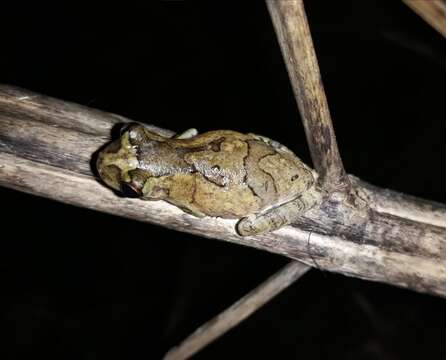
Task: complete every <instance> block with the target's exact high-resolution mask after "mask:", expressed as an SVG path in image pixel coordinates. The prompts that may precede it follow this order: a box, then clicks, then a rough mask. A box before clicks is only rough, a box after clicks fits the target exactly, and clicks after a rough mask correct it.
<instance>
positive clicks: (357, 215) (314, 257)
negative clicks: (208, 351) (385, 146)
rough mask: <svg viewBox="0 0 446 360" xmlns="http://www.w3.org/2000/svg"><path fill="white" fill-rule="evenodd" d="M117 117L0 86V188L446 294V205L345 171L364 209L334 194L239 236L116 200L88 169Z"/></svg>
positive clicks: (155, 207)
mask: <svg viewBox="0 0 446 360" xmlns="http://www.w3.org/2000/svg"><path fill="white" fill-rule="evenodd" d="M123 121H127V120H125V119H124V118H122V117H119V116H116V115H112V114H107V113H104V112H100V111H97V110H91V109H88V108H86V107H83V106H80V105H76V104H71V103H67V102H63V101H60V100H55V99H52V98H48V97H45V96H42V95H37V94H34V93H31V92H28V91H25V90H18V89H15V88H11V87H7V86H0V185H2V186H6V187H9V188H12V189H16V190H19V191H24V192H27V193H31V194H34V195H38V196H44V197H47V198H50V199H54V200H58V201H61V202H64V203H67V204H72V205H76V206H81V207H85V208H90V209H95V210H98V211H102V212H106V213H110V214H115V215H118V216H123V217H127V218H132V219H134V220H138V221H144V222H148V223H152V224H159V225H163V226H165V227H168V228H171V229H176V230H179V231H183V232H188V233H193V234H196V235H199V236H203V237H208V238H213V239H220V240H225V241H228V242H232V243H235V244H240V245H245V246H250V247H253V248H257V249H261V250H265V251H269V252H272V253H277V254H281V255H283V256H287V257H289V258H292V259H295V260H299V261H302V262H304V263H306V264H307V265H310V266H318V267H319V268H320V269H323V270H327V271H334V272H338V273H342V274H345V275H349V276H354V277H358V278H362V279H368V280H373V281H380V282H384V283H388V284H393V285H396V286H402V287H406V288H410V289H413V290H417V291H422V292H427V293H430V294H437V295H440V296H445V297H446V268H445V266H444V264H445V262H446V206H444V205H441V204H437V203H434V202H428V201H425V200H420V199H417V198H412V197H408V196H406V195H403V194H398V193H396V192H393V191H390V190H384V189H380V188H377V187H373V186H369V185H366V184H364V183H363V182H361V181H360V180H358V179H356V178H353V177H350V179H351V181H352V182H353V183H354V184H355V185H354V186H355V187H356V188H357V191H359V194H360V197H361V198H363V199H364V202H365V203H366V204H367V205H368V207H367V206H366V207H365V208H364V209H366V210H364V211H359V210H358V209H356V208H352V207H351V206H349V205H348V203H347V202H346V201H345V197H344V196H343V194H340V193H334V194H332V195H331V196H330V197H329V198H328V199H327V200H326V201H325V202H323V204H322V205H321V206H320V207H318V208H313V209H312V210H310V211H308V213H306V214H305V215H304V216H302V217H301V218H300V219H299V220H298V221H297V222H296V223H295V224H293V226H287V227H284V228H282V229H280V230H277V231H275V232H273V233H269V234H265V235H259V236H255V237H240V236H238V235H237V234H236V232H235V231H234V226H235V223H236V221H235V220H226V219H219V218H209V217H206V218H202V219H200V218H196V217H194V216H191V215H188V214H186V213H184V212H183V211H181V210H180V209H178V208H176V207H175V206H173V205H170V204H168V203H166V202H163V201H153V202H152V201H141V200H138V199H130V198H122V197H119V196H117V195H116V194H115V193H113V192H112V191H111V190H109V189H108V188H106V187H105V186H103V185H102V184H101V183H99V182H98V181H97V180H96V178H95V176H94V175H93V174H92V172H91V168H90V162H91V158H92V155H93V153H94V152H95V151H97V149H99V148H100V147H101V146H103V145H104V143H105V142H107V141H108V140H109V137H110V133H111V129H112V127H113V126H115V125H116V124H117V123H119V122H123ZM154 129H157V131H163V130H162V129H158V128H155V127H154ZM164 132H165V133H166V132H167V131H166V130H164ZM167 133H170V134H171V132H167ZM400 204H404V208H403V209H402V208H401V207H400Z"/></svg>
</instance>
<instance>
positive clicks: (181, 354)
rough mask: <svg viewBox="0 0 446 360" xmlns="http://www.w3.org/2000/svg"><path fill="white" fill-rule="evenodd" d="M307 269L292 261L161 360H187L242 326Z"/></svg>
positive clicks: (307, 268)
mask: <svg viewBox="0 0 446 360" xmlns="http://www.w3.org/2000/svg"><path fill="white" fill-rule="evenodd" d="M309 269H310V268H309V267H308V266H306V265H304V264H302V263H300V262H298V261H292V262H291V263H289V264H288V265H286V266H285V267H284V268H282V269H281V270H280V271H278V272H276V273H275V274H274V275H272V276H271V277H269V278H268V279H267V280H265V281H264V282H263V283H262V284H260V285H259V286H258V287H256V288H255V289H253V290H252V291H251V292H249V293H248V294H246V295H245V296H244V297H242V298H241V299H240V300H238V301H237V302H235V303H234V304H232V305H231V306H230V307H229V308H227V309H226V310H224V311H223V312H221V313H220V314H218V315H217V316H216V317H214V318H213V319H211V320H209V321H208V322H207V323H205V324H204V325H202V326H200V327H199V328H198V329H197V330H195V331H194V332H193V333H192V334H191V335H189V336H188V337H187V338H186V339H185V340H184V341H183V342H182V343H181V344H180V345H179V346H178V347H174V348H172V349H171V350H169V352H168V353H167V354H166V355H165V356H164V360H183V359H188V358H189V357H191V356H192V355H194V354H195V353H197V352H198V351H200V350H201V349H203V348H204V347H205V346H207V345H209V344H210V343H211V342H212V341H214V340H215V339H217V338H218V337H220V336H221V335H223V334H224V333H226V332H227V331H228V330H230V329H232V328H233V327H234V326H236V325H238V324H239V323H241V322H242V321H243V320H245V319H246V318H247V317H248V316H250V315H251V314H252V313H254V312H255V311H256V310H258V309H259V308H260V307H262V306H263V305H265V304H266V303H267V302H268V301H270V300H271V299H273V298H274V297H275V296H276V295H278V294H279V293H280V292H281V291H283V290H285V289H286V288H287V287H288V286H290V285H291V284H293V283H294V282H295V281H296V280H298V279H299V278H300V277H302V275H304V274H305V273H306V272H307V271H308V270H309Z"/></svg>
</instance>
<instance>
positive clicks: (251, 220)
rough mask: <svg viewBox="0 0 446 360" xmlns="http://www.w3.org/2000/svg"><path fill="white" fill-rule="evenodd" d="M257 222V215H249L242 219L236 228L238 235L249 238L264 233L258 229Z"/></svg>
mask: <svg viewBox="0 0 446 360" xmlns="http://www.w3.org/2000/svg"><path fill="white" fill-rule="evenodd" d="M255 220H256V216H255V215H249V216H247V217H244V218H242V219H241V220H240V221H239V222H238V223H237V225H236V227H235V229H236V231H237V233H238V234H239V235H240V236H249V235H256V234H259V233H261V232H263V231H262V230H260V229H259V228H258V226H257V224H256V222H255Z"/></svg>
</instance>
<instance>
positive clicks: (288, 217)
mask: <svg viewBox="0 0 446 360" xmlns="http://www.w3.org/2000/svg"><path fill="white" fill-rule="evenodd" d="M321 199H322V195H321V194H320V193H319V192H317V190H309V191H307V192H306V193H304V194H302V195H301V196H299V197H297V198H296V199H293V200H291V201H289V202H287V203H284V204H282V205H280V206H278V207H275V208H272V209H268V210H266V211H264V212H262V213H259V214H253V215H250V216H248V217H245V218H243V219H241V220H240V221H239V222H238V223H237V227H236V229H237V232H238V234H239V235H241V236H249V235H257V234H261V233H265V232H270V231H274V230H277V229H279V228H281V227H282V226H285V225H287V224H290V223H292V222H293V221H295V220H296V219H297V218H298V217H299V216H301V215H302V214H303V213H304V212H306V211H307V210H309V209H311V208H312V207H313V206H314V205H316V204H318V203H319V202H320V201H321Z"/></svg>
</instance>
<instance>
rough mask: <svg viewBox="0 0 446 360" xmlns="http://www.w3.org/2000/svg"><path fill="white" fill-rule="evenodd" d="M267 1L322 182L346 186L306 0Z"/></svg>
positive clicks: (333, 186) (326, 185) (333, 187)
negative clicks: (304, 4) (309, 23)
mask: <svg viewBox="0 0 446 360" xmlns="http://www.w3.org/2000/svg"><path fill="white" fill-rule="evenodd" d="M266 4H267V6H268V10H269V13H270V15H271V19H272V22H273V25H274V28H275V30H276V35H277V38H278V40H279V44H280V48H281V49H282V54H283V58H284V61H285V64H286V67H287V70H288V74H289V77H290V81H291V85H292V87H293V90H294V94H295V97H296V101H297V104H298V106H299V111H300V114H301V117H302V121H303V123H304V128H305V133H306V136H307V141H308V146H309V148H310V151H311V157H312V159H313V164H314V167H315V169H316V171H317V172H318V173H319V175H320V181H321V184H322V186H323V187H324V188H325V189H326V190H328V191H332V190H339V189H343V188H345V186H346V185H347V183H348V178H347V176H346V174H345V170H344V167H343V165H342V160H341V157H340V155H339V150H338V146H337V143H336V137H335V133H334V130H333V124H332V121H331V117H330V112H329V109H328V104H327V99H326V96H325V92H324V88H323V85H322V80H321V75H320V71H319V66H318V62H317V58H316V54H315V51H314V47H313V41H312V39H311V34H310V29H309V26H308V21H307V17H306V15H305V10H304V6H303V2H302V0H266Z"/></svg>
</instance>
